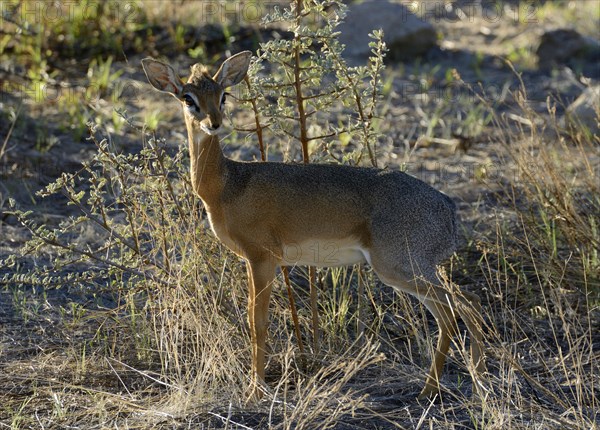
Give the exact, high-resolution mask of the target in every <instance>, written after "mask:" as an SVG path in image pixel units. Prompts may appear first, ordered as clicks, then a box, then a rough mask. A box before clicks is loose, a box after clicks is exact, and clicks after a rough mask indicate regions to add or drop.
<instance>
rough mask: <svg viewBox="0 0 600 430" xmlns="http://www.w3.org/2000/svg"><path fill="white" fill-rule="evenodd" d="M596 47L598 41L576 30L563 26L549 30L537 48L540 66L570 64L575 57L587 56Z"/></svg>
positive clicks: (543, 35) (541, 38)
mask: <svg viewBox="0 0 600 430" xmlns="http://www.w3.org/2000/svg"><path fill="white" fill-rule="evenodd" d="M594 45H596V46H594ZM594 49H597V42H596V41H594V40H592V39H590V38H585V37H583V36H582V35H581V34H579V33H578V32H577V31H575V30H572V29H565V28H561V29H557V30H551V31H547V32H545V33H544V34H542V36H541V37H540V42H539V45H538V48H537V50H536V55H537V57H538V66H539V67H540V68H549V67H552V66H557V65H561V64H568V63H569V62H570V61H571V60H573V59H574V58H578V57H580V58H581V57H585V56H587V55H588V54H590V51H593V50H594Z"/></svg>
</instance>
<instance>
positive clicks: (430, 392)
mask: <svg viewBox="0 0 600 430" xmlns="http://www.w3.org/2000/svg"><path fill="white" fill-rule="evenodd" d="M439 394H440V387H439V386H435V385H429V384H427V385H425V387H423V390H421V393H420V394H419V396H418V397H417V399H419V400H426V399H431V398H433V397H435V396H438V395H439Z"/></svg>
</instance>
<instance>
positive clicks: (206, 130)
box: [200, 124, 219, 136]
mask: <svg viewBox="0 0 600 430" xmlns="http://www.w3.org/2000/svg"><path fill="white" fill-rule="evenodd" d="M200 128H201V129H202V131H203V132H205V133H206V134H208V135H209V136H215V135H216V134H217V131H219V129H216V130H212V129H210V128H208V127H207V126H206V125H204V124H200Z"/></svg>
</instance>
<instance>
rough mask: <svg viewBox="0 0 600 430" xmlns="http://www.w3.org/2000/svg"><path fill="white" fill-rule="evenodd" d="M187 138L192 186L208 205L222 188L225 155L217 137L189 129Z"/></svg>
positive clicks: (215, 198) (214, 199)
mask: <svg viewBox="0 0 600 430" xmlns="http://www.w3.org/2000/svg"><path fill="white" fill-rule="evenodd" d="M188 140H189V144H190V163H191V166H190V173H191V177H192V186H193V187H194V191H195V192H196V193H197V194H198V195H199V196H200V198H201V199H202V200H203V201H204V203H205V204H208V205H210V204H211V203H212V202H213V201H216V200H217V199H218V198H219V195H220V192H221V190H222V189H223V173H224V169H225V156H224V155H223V151H222V150H221V146H220V145H219V137H218V136H216V135H213V136H211V135H208V134H206V133H204V132H203V131H201V130H200V129H191V130H189V133H188Z"/></svg>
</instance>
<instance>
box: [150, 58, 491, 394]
mask: <svg viewBox="0 0 600 430" xmlns="http://www.w3.org/2000/svg"><path fill="white" fill-rule="evenodd" d="M250 58H251V53H250V52H247V51H246V52H241V53H239V54H237V55H234V56H232V57H230V58H229V59H227V60H226V61H224V62H223V64H222V65H221V67H220V68H219V70H218V71H217V73H216V74H214V75H213V76H211V75H210V74H209V72H208V69H207V68H206V67H204V66H202V65H200V64H196V65H194V66H193V67H192V70H191V75H190V77H189V78H188V80H187V82H185V83H184V82H183V81H182V80H181V79H180V78H179V77H178V75H177V74H176V73H175V71H174V70H173V68H172V67H171V66H169V65H168V64H165V63H162V62H160V61H157V60H154V59H151V58H146V59H144V60H142V65H143V68H144V71H145V72H146V76H147V77H148V81H149V82H150V83H151V84H152V86H154V87H155V88H156V89H157V90H159V91H162V92H166V93H169V94H171V95H172V96H174V97H175V98H176V99H177V100H179V101H180V102H181V105H182V107H183V116H184V120H185V126H186V129H187V133H188V140H189V151H190V160H191V169H190V171H191V179H192V185H193V188H194V191H195V192H196V193H197V194H198V196H199V197H200V198H201V199H202V201H203V203H204V206H205V208H206V211H207V213H208V219H209V220H210V225H211V227H212V230H213V232H214V233H215V235H216V236H217V237H218V238H219V239H220V240H221V241H222V242H223V243H224V244H225V245H226V246H227V247H229V248H230V249H231V250H232V251H233V252H235V253H236V254H237V255H239V256H240V257H242V258H243V259H245V260H246V263H247V269H248V278H249V286H248V294H249V296H248V320H249V326H250V332H251V338H252V339H251V340H252V385H251V387H250V388H251V390H250V392H251V397H252V398H259V397H260V396H261V395H262V393H263V390H264V376H265V342H266V336H267V325H268V318H269V297H270V295H271V287H272V283H273V280H274V278H275V273H276V270H277V268H278V267H281V266H293V265H310V266H321V267H322V266H345V265H352V264H358V263H368V264H370V265H371V267H372V268H373V270H374V272H375V273H376V274H377V275H378V277H379V278H380V279H381V280H382V281H383V282H385V283H386V284H388V285H390V286H392V287H394V288H395V289H397V290H399V291H405V292H407V293H409V294H412V295H413V296H415V297H416V298H417V299H419V300H420V301H421V302H423V304H424V305H425V306H426V307H427V309H428V310H429V311H430V312H431V313H432V314H433V316H434V317H435V319H436V321H437V324H438V326H439V339H438V343H437V348H436V351H435V355H434V357H433V362H432V365H431V369H430V370H429V373H428V376H427V380H426V382H425V387H424V388H423V390H422V391H421V394H420V397H427V396H430V395H432V394H435V393H437V392H438V391H439V376H440V374H441V371H442V367H443V365H444V362H445V360H446V354H447V352H448V349H449V347H450V342H451V339H452V337H453V336H454V335H455V334H456V333H457V325H456V317H457V316H460V317H461V318H462V319H463V321H464V322H465V324H466V326H467V328H468V330H469V333H470V336H471V360H472V361H473V364H474V366H475V369H476V370H477V371H478V372H481V371H482V370H483V368H484V362H483V354H482V329H481V325H482V318H481V312H480V305H479V298H478V297H477V296H476V295H474V294H471V293H468V292H463V293H462V295H461V294H451V293H450V291H448V290H447V289H446V288H444V286H443V284H442V283H441V282H440V280H439V279H438V276H437V265H438V264H440V263H441V262H442V261H443V260H444V259H446V258H448V257H449V256H450V255H451V254H452V253H453V252H454V250H455V242H456V235H457V233H456V229H457V227H456V214H455V206H454V204H453V203H452V201H451V200H450V198H448V197H447V196H446V195H444V194H442V193H440V192H439V191H436V190H435V189H433V188H432V187H430V186H429V185H427V184H425V183H424V182H422V181H420V180H418V179H416V178H414V177H412V176H409V175H407V174H405V173H402V172H396V171H389V170H378V169H371V168H360V167H350V166H342V165H318V164H308V165H295V164H284V163H270V162H267V163H261V162H237V161H233V160H230V159H228V158H226V157H225V156H224V155H223V151H222V150H221V147H220V145H219V138H218V137H217V131H218V130H219V129H220V128H221V125H222V123H223V106H224V103H225V89H226V88H227V87H230V86H233V85H236V84H238V83H239V82H240V81H242V80H243V79H244V77H245V76H246V72H247V70H248V66H249V64H250ZM315 249H327V250H332V249H335V252H333V253H331V252H328V253H319V252H315V251H314V250H315Z"/></svg>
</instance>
